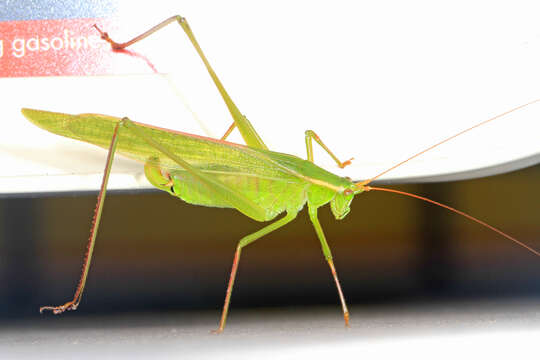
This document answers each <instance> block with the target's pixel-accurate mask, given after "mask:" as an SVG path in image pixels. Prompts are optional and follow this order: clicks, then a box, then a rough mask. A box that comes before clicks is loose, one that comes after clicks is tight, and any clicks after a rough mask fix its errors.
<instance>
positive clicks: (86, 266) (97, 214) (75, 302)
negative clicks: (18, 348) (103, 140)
mask: <svg viewBox="0 0 540 360" xmlns="http://www.w3.org/2000/svg"><path fill="white" fill-rule="evenodd" d="M119 128H120V123H119V124H117V125H116V127H115V128H114V132H113V136H112V140H111V145H110V146H109V153H108V155H107V162H106V164H105V170H104V171H103V180H102V182H101V189H100V191H99V195H98V198H97V203H96V208H95V210H94V218H93V220H92V228H91V230H90V238H89V240H88V245H87V248H86V253H85V255H84V261H83V267H82V273H81V278H80V280H79V284H78V285H77V289H76V290H75V294H74V295H73V299H72V300H70V301H68V302H66V303H65V304H63V305H59V306H42V307H40V308H39V312H40V313H42V312H43V311H45V310H50V311H52V312H53V313H54V314H61V313H63V312H64V311H66V310H76V309H77V307H78V306H79V303H80V301H81V298H82V294H83V291H84V286H85V285H86V279H87V278H88V272H89V271H90V264H91V262H92V254H93V252H94V246H95V244H96V237H97V232H98V228H99V224H100V221H101V213H102V211H103V204H104V203H105V195H106V194H107V183H108V182H109V175H110V172H111V166H112V163H113V159H114V153H115V151H116V144H117V142H118V131H119Z"/></svg>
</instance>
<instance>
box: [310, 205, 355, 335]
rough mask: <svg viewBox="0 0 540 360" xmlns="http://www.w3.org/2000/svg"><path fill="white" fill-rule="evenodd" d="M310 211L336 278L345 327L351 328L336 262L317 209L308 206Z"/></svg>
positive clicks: (325, 255)
mask: <svg viewBox="0 0 540 360" xmlns="http://www.w3.org/2000/svg"><path fill="white" fill-rule="evenodd" d="M308 211H309V218H310V220H311V222H312V223H313V227H314V228H315V232H316V233H317V237H318V238H319V241H320V242H321V247H322V251H323V254H324V258H325V259H326V261H327V262H328V266H330V271H331V272H332V277H333V278H334V282H335V283H336V288H337V291H338V295H339V300H340V301H341V307H342V309H343V319H344V320H345V326H346V327H349V309H348V308H347V302H346V301H345V296H344V295H343V291H342V290H341V284H340V282H339V278H338V275H337V272H336V267H335V266H334V261H333V259H332V252H331V251H330V247H329V246H328V242H327V241H326V237H325V236H324V232H323V229H322V227H321V224H320V223H319V219H318V218H317V208H316V207H313V206H311V205H309V204H308Z"/></svg>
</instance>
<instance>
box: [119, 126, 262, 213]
mask: <svg viewBox="0 0 540 360" xmlns="http://www.w3.org/2000/svg"><path fill="white" fill-rule="evenodd" d="M120 124H121V126H122V127H124V128H125V129H127V130H128V131H130V132H131V133H132V134H133V135H135V136H137V137H139V138H141V139H143V140H144V141H145V142H146V143H147V144H148V145H150V146H151V147H153V148H154V149H156V150H157V151H159V152H161V153H162V154H163V155H165V156H167V157H168V158H169V159H171V160H173V161H174V162H175V163H177V164H178V165H180V166H181V167H182V168H183V169H184V170H186V171H187V172H189V173H190V174H191V175H192V176H193V177H194V178H195V179H196V180H197V181H199V182H200V183H201V184H203V185H204V186H205V187H206V190H207V191H208V193H210V194H212V195H213V196H216V197H218V198H220V199H222V200H224V201H226V202H227V203H229V204H230V205H231V206H232V207H234V208H235V209H237V210H238V211H240V212H241V213H243V214H244V215H246V216H248V217H250V218H252V219H255V220H258V221H265V219H266V210H265V209H263V208H261V207H260V206H259V205H258V204H256V203H255V202H253V201H252V200H250V199H249V198H247V197H246V196H244V195H243V194H241V193H239V192H237V191H235V190H234V189H232V188H231V187H230V186H229V185H227V184H225V183H223V182H221V181H219V180H218V179H216V178H214V177H212V176H211V175H207V174H205V173H203V172H202V171H200V170H199V169H197V168H195V167H194V166H192V165H190V164H189V163H188V162H187V161H185V160H184V159H182V158H181V157H179V156H178V155H176V154H174V153H173V152H172V151H170V150H169V149H167V148H166V147H165V146H163V145H162V144H160V143H159V142H158V141H156V140H154V139H152V137H150V136H149V135H148V134H147V133H145V131H143V129H144V128H142V127H140V126H137V125H136V124H135V123H134V122H133V121H131V120H129V119H128V118H123V119H122V121H121V122H120Z"/></svg>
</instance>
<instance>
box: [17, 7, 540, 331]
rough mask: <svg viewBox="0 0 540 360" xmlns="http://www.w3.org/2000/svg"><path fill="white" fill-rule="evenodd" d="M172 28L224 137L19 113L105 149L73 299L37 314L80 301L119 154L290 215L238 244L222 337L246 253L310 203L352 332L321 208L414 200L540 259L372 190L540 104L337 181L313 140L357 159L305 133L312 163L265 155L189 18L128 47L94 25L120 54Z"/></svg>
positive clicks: (173, 186)
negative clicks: (206, 90)
mask: <svg viewBox="0 0 540 360" xmlns="http://www.w3.org/2000/svg"><path fill="white" fill-rule="evenodd" d="M173 22H177V23H178V24H179V25H180V26H181V27H182V28H183V30H184V32H185V33H186V34H187V36H188V38H189V40H190V41H191V43H192V44H193V46H194V47H195V50H196V51H197V53H198V55H199V57H200V58H201V59H202V61H203V62H204V65H205V66H206V69H207V70H208V72H209V74H210V76H211V78H212V80H213V81H214V83H215V85H216V87H217V88H218V90H219V92H220V94H221V96H222V98H223V100H224V101H225V104H226V105H227V107H228V109H229V111H230V113H231V115H232V118H233V120H234V122H233V124H232V125H231V127H230V128H229V129H228V130H227V132H226V133H225V135H224V136H223V137H222V138H221V139H212V138H208V137H202V136H197V135H192V134H187V133H182V132H176V131H172V130H166V129H161V128H156V127H152V126H149V125H145V124H141V123H136V122H133V121H131V120H130V119H128V118H123V119H120V118H115V117H111V116H105V115H98V114H81V115H68V114H62V113H53V112H47V111H41V110H31V109H23V110H22V113H23V114H24V116H26V117H27V118H28V119H29V120H30V121H31V122H33V123H34V124H36V125H37V126H39V127H41V128H43V129H45V130H48V131H50V132H53V133H55V134H58V135H62V136H66V137H70V138H73V139H76V140H81V141H85V142H88V143H92V144H95V145H97V146H100V147H103V148H105V149H108V156H107V161H106V165H105V170H104V175H103V181H102V184H101V190H100V193H99V196H98V200H97V205H96V209H95V213H94V219H93V225H92V229H91V234H90V239H89V242H88V247H87V251H86V254H85V258H84V265H83V270H82V275H81V278H80V281H79V284H78V286H77V289H76V291H75V294H74V297H73V299H72V300H70V301H68V302H67V303H65V304H64V305H60V306H44V307H42V308H40V311H41V312H42V311H44V310H51V311H53V313H55V314H59V313H62V312H64V311H66V310H75V309H76V308H77V307H78V305H79V303H80V301H81V297H82V293H83V290H84V286H85V283H86V279H87V276H88V272H89V269H90V263H91V259H92V252H93V249H94V245H95V241H96V236H97V232H98V227H99V223H100V218H101V213H102V209H103V204H104V200H105V195H106V190H107V181H108V178H109V173H110V170H111V165H112V162H113V158H114V155H115V152H116V151H118V152H119V153H120V154H122V155H125V156H127V157H130V158H133V159H135V160H138V161H141V162H143V163H144V170H145V175H146V177H147V179H148V180H149V182H150V183H151V184H152V185H153V186H155V187H156V188H158V189H160V190H163V191H166V192H168V193H169V194H171V195H172V196H175V197H179V198H181V199H183V200H184V201H186V202H188V203H191V204H196V205H203V206H214V207H225V208H235V209H237V210H239V211H240V212H242V213H243V214H244V215H246V216H249V217H250V218H252V219H254V220H257V221H270V220H273V219H274V218H275V217H277V216H278V215H279V214H281V213H285V215H284V216H283V217H281V218H280V219H279V220H276V221H274V222H272V223H270V224H269V225H267V226H265V227H263V228H262V229H261V230H259V231H256V232H255V233H253V234H250V235H248V236H245V237H244V238H242V239H241V240H240V241H239V243H238V245H237V247H236V252H235V256H234V260H233V265H232V270H231V274H230V279H229V283H228V287H227V291H226V296H225V303H224V306H223V311H222V315H221V319H220V323H219V327H218V329H217V330H216V331H217V332H221V331H223V329H224V328H225V323H226V320H227V313H228V309H229V303H230V299H231V294H232V289H233V285H234V281H235V278H236V273H237V269H238V264H239V261H240V255H241V252H242V249H243V248H244V247H245V246H246V245H249V244H251V243H253V242H254V241H256V240H258V239H259V238H261V237H263V236H264V235H267V234H269V233H271V232H272V231H274V230H276V229H278V228H280V227H282V226H284V225H286V224H287V223H289V222H291V221H292V220H293V219H294V218H295V217H296V216H297V213H298V212H299V211H300V210H301V209H302V208H303V207H304V205H305V204H307V207H308V212H309V217H310V220H311V222H312V223H313V226H314V228H315V232H316V234H317V237H318V238H319V241H320V243H321V247H322V251H323V254H324V257H325V259H326V261H327V262H328V265H329V267H330V269H331V272H332V276H333V278H334V281H335V283H336V287H337V291H338V295H339V299H340V301H341V306H342V309H343V316H344V319H345V325H346V326H348V322H349V312H348V309H347V304H346V302H345V298H344V295H343V292H342V290H341V285H340V282H339V280H338V276H337V272H336V269H335V266H334V263H333V259H332V254H331V251H330V248H329V246H328V243H327V241H326V238H325V235H324V232H323V230H322V227H321V225H320V223H319V221H318V219H317V209H318V208H319V207H321V206H323V205H325V204H328V203H329V204H330V207H331V210H332V213H333V214H334V216H335V218H336V219H338V220H339V219H343V218H344V217H345V216H346V215H347V214H348V212H349V211H350V203H351V201H352V200H353V198H354V196H355V195H357V194H360V193H363V192H367V191H371V190H378V191H387V192H394V193H399V194H402V195H407V196H412V197H415V198H418V199H420V200H424V201H427V202H430V203H433V204H435V205H439V206H442V207H444V208H447V209H449V210H451V211H454V212H456V213H458V214H461V215H464V216H466V217H467V218H469V219H471V220H473V221H476V222H477V223H480V224H481V225H483V226H486V227H488V228H490V229H491V230H493V231H495V232H497V233H499V234H500V235H502V236H504V237H506V238H508V239H510V240H512V241H514V242H516V243H517V244H519V245H521V246H523V247H525V248H526V249H528V250H529V251H531V252H533V253H534V254H536V255H538V256H540V253H539V252H537V251H536V250H534V249H532V248H530V247H529V246H527V245H525V244H523V243H521V242H520V241H518V240H516V239H515V238H513V237H511V236H509V235H507V234H505V233H503V232H502V231H500V230H498V229H496V228H494V227H492V226H490V225H488V224H486V223H484V222H482V221H480V220H478V219H476V218H474V217H472V216H470V215H468V214H465V213H463V212H461V211H458V210H456V209H453V208H451V207H449V206H447V205H443V204H441V203H438V202H435V201H433V200H430V199H427V198H424V197H421V196H418V195H414V194H409V193H404V192H401V191H397V190H392V189H386V188H379V187H373V186H369V184H370V183H371V182H372V181H373V180H375V179H377V178H379V177H380V176H382V175H383V174H385V173H387V172H388V171H391V170H392V169H394V168H396V167H398V166H400V165H402V164H404V163H405V162H407V161H409V160H411V159H412V158H415V157H417V156H419V155H421V154H423V153H424V152H426V151H428V150H431V149H432V148H434V147H436V146H438V145H440V144H442V143H444V142H446V141H448V140H450V139H453V138H454V137H456V136H458V135H461V134H462V133H464V132H467V131H469V130H472V129H474V128H476V127H478V126H481V125H483V124H485V123H487V122H489V121H493V120H495V119H497V118H500V117H502V116H504V115H506V114H508V113H510V112H513V111H515V110H518V109H521V108H523V107H525V106H528V105H530V104H532V103H535V102H538V101H540V99H537V100H534V101H532V102H529V103H527V104H524V105H521V106H518V107H516V108H514V109H512V110H510V111H507V112H505V113H503V114H500V115H498V116H495V117H493V118H490V119H488V120H485V121H483V122H481V123H479V124H476V125H475V126H472V127H470V128H468V129H466V130H463V131H462V132H460V133H458V134H456V135H454V136H452V137H449V138H447V139H445V140H443V141H441V142H439V143H437V144H435V145H433V146H431V147H430V148H428V149H426V150H424V151H422V152H420V153H418V154H415V155H413V156H411V157H410V158H408V159H407V160H405V161H402V162H400V163H398V164H397V165H395V166H393V167H391V168H390V169H387V170H385V171H384V172H382V173H380V174H378V175H376V176H374V177H372V178H370V179H368V180H365V181H360V182H354V181H352V180H351V179H349V178H343V177H340V176H337V175H334V174H332V173H330V172H328V171H326V170H324V169H322V168H320V167H318V166H317V165H315V164H314V162H313V161H314V159H313V149H312V142H313V140H314V141H316V142H317V143H318V144H319V145H320V146H321V147H322V148H323V149H324V150H325V151H326V152H327V153H328V154H329V155H330V156H331V157H332V158H333V159H334V161H335V162H336V164H337V165H338V166H339V167H342V168H343V167H345V166H346V165H348V164H349V163H350V161H351V160H352V159H351V160H347V161H344V162H342V161H340V160H339V159H338V158H337V157H336V156H335V155H334V154H333V153H332V152H331V151H330V149H329V148H328V147H327V146H326V145H325V144H324V143H323V142H322V141H321V139H320V138H319V137H318V136H317V135H316V134H315V133H314V132H313V131H311V130H308V131H306V133H305V140H306V148H307V160H303V159H300V158H298V157H296V156H293V155H288V154H283V153H278V152H273V151H270V150H268V148H267V147H266V145H265V144H264V142H263V140H262V139H261V137H260V136H259V135H258V134H257V132H256V131H255V129H254V128H253V126H252V125H251V123H250V122H249V121H248V119H247V118H246V117H245V116H244V115H242V114H241V112H240V111H239V110H238V108H237V107H236V105H235V104H234V102H233V101H232V99H231V98H230V97H229V95H228V93H227V91H226V90H225V88H224V87H223V85H222V84H221V82H220V80H219V79H218V77H217V75H216V74H215V72H214V71H213V69H212V67H211V66H210V64H209V62H208V60H207V59H206V57H205V55H204V53H203V52H202V50H201V48H200V46H199V44H198V43H197V40H196V39H195V37H194V35H193V32H192V31H191V29H190V27H189V25H188V23H187V21H186V19H185V18H183V17H181V16H173V17H171V18H169V19H167V20H165V21H163V22H162V23H160V24H158V25H157V26H155V27H153V28H151V29H150V30H148V31H147V32H145V33H143V34H141V35H139V36H137V37H135V38H133V39H132V40H130V41H128V42H125V43H116V42H114V41H113V40H111V39H110V38H109V36H108V34H107V33H105V32H102V31H101V30H100V29H98V28H97V27H96V29H97V30H98V31H100V33H101V35H102V38H103V39H104V40H106V41H107V42H109V43H110V44H111V46H112V48H113V49H115V50H120V49H124V48H126V47H127V46H129V45H131V44H133V43H135V42H137V41H140V40H142V39H144V38H145V37H147V36H149V35H151V34H153V33H154V32H156V31H157V30H159V29H161V28H163V27H164V26H166V25H168V24H169V23H173ZM235 127H237V128H238V130H239V131H240V134H241V135H242V137H243V139H244V141H245V143H246V145H240V144H235V143H231V142H228V141H226V138H227V136H228V135H229V134H230V133H231V131H232V130H233V129H234V128H235Z"/></svg>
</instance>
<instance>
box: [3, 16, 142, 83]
mask: <svg viewBox="0 0 540 360" xmlns="http://www.w3.org/2000/svg"><path fill="white" fill-rule="evenodd" d="M94 24H96V25H98V26H99V27H100V28H101V29H103V30H105V31H111V32H112V31H114V29H113V28H112V25H113V24H112V21H110V20H107V19H103V18H99V19H61V20H29V21H8V22H0V77H28V76H66V75H67V76H69V75H105V74H127V73H141V72H142V73H147V72H149V71H151V70H150V69H149V67H148V66H147V65H146V64H145V63H144V61H141V60H140V59H139V60H138V61H135V60H134V59H133V58H132V57H130V56H127V55H126V54H119V53H115V52H113V51H112V50H111V48H110V46H109V44H108V43H106V42H105V41H103V40H101V38H100V34H99V32H98V31H97V30H96V29H95V28H94V27H93V25H94Z"/></svg>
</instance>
